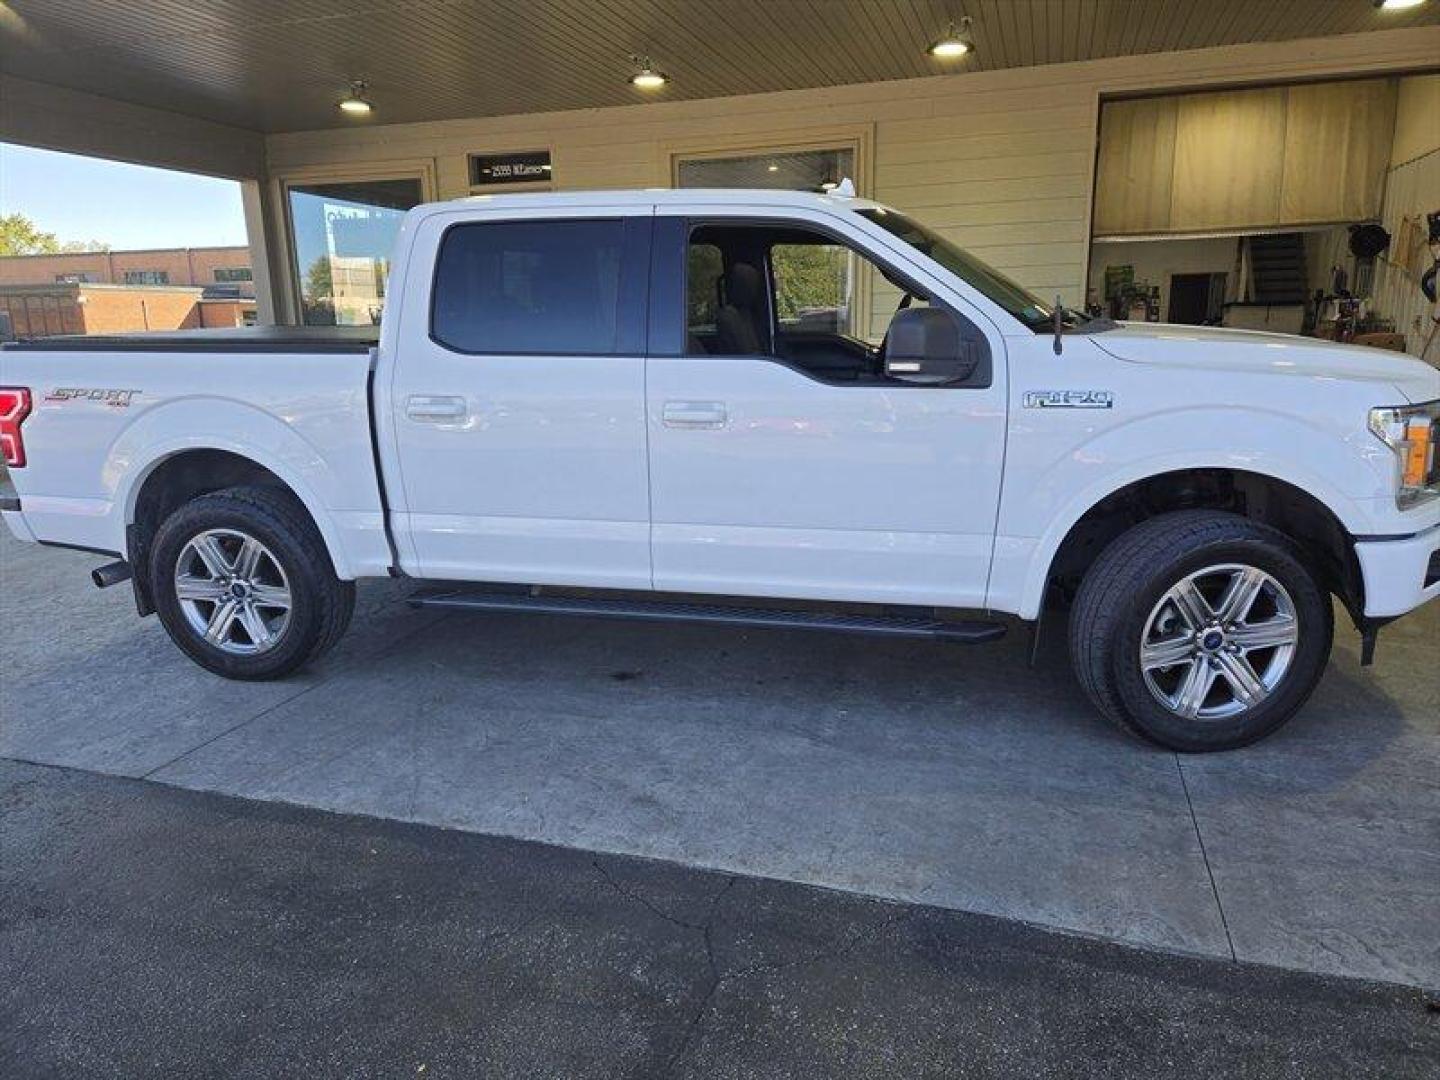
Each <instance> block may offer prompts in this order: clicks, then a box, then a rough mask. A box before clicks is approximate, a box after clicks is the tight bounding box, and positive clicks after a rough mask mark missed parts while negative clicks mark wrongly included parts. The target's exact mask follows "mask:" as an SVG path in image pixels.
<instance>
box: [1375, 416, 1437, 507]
mask: <svg viewBox="0 0 1440 1080" xmlns="http://www.w3.org/2000/svg"><path fill="white" fill-rule="evenodd" d="M1370 430H1371V431H1372V432H1374V433H1375V437H1376V438H1377V439H1379V440H1380V441H1381V442H1383V443H1384V444H1385V445H1386V446H1388V447H1390V449H1391V450H1394V451H1395V458H1396V466H1397V467H1396V473H1397V479H1396V487H1395V505H1396V506H1398V507H1400V509H1402V510H1405V509H1408V508H1409V507H1412V506H1415V505H1416V504H1417V503H1422V502H1425V501H1426V500H1427V499H1433V498H1435V497H1436V496H1437V495H1440V462H1437V461H1436V454H1435V446H1436V443H1437V442H1440V399H1436V400H1435V401H1427V402H1424V403H1423V404H1420V405H1401V406H1397V407H1395V408H1380V409H1371V410H1370Z"/></svg>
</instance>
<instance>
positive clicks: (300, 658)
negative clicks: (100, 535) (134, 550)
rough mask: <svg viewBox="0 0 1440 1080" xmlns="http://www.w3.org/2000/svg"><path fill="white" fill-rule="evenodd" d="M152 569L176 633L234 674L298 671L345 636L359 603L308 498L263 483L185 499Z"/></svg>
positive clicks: (162, 534) (169, 522)
mask: <svg viewBox="0 0 1440 1080" xmlns="http://www.w3.org/2000/svg"><path fill="white" fill-rule="evenodd" d="M149 573H150V585H151V589H152V591H153V594H154V597H155V606H156V610H157V611H158V613H159V615H160V621H161V622H162V623H163V624H164V626H165V629H166V631H167V632H168V633H169V634H170V637H171V639H172V640H173V641H174V642H175V644H176V645H178V646H180V648H181V649H182V650H183V651H184V652H185V653H186V655H188V656H189V657H190V658H191V659H192V660H194V661H195V662H196V663H198V664H199V665H200V666H201V667H203V668H206V669H208V670H210V671H213V672H215V673H216V674H217V675H223V676H224V677H226V678H227V679H276V678H280V677H281V676H283V675H287V674H289V673H290V672H292V671H294V670H295V669H296V668H298V667H300V666H301V665H302V664H305V663H307V662H308V661H310V660H312V659H314V658H315V657H317V656H319V655H320V654H321V653H323V652H324V651H325V650H327V649H328V648H330V646H332V645H333V644H334V643H335V642H336V641H338V640H339V638H340V635H341V634H342V633H344V631H345V627H346V626H347V625H348V624H349V622H350V615H351V613H352V612H353V610H354V607H355V584H354V582H350V581H341V580H340V579H339V578H337V577H336V576H335V569H334V567H333V566H332V564H331V562H330V556H329V553H328V552H327V551H326V550H325V544H324V542H323V541H322V540H321V538H320V534H319V531H318V530H317V529H316V528H315V525H314V523H313V522H312V521H311V520H310V518H309V515H308V514H306V512H305V509H304V507H303V506H301V505H300V503H299V502H298V501H297V500H295V499H294V497H293V496H289V495H288V494H287V493H285V492H277V491H273V490H271V489H269V488H263V487H234V488H226V489H225V490H223V491H216V492H212V493H210V494H208V495H202V496H200V497H199V498H196V499H192V500H191V501H190V502H188V503H186V504H185V505H183V506H181V507H180V508H179V509H177V510H176V511H175V512H174V513H172V514H171V515H170V516H169V517H168V518H166V519H165V521H164V523H163V524H162V525H161V526H160V530H159V532H158V533H157V534H156V536H155V542H154V544H153V545H152V547H151V554H150V567H149Z"/></svg>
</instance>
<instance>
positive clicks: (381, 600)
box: [0, 536, 1440, 988]
mask: <svg viewBox="0 0 1440 1080" xmlns="http://www.w3.org/2000/svg"><path fill="white" fill-rule="evenodd" d="M97 561H98V560H97V559H96V558H95V557H92V556H88V555H84V554H81V553H75V552H69V551H60V550H55V549H42V548H36V547H33V546H26V545H20V544H18V543H16V542H14V541H13V540H12V539H11V538H10V537H9V536H4V537H3V538H0V756H4V757H11V758H15V759H20V760H24V761H32V762H41V763H47V764H59V765H66V766H72V767H77V768H82V769H89V770H95V771H99V772H105V773H113V774H117V775H123V776H132V777H145V778H149V779H152V780H156V781H162V782H164V783H167V784H172V785H177V786H181V787H187V788H196V789H202V790H208V791H215V792H222V793H227V794H234V795H242V796H246V797H249V798H254V799H262V800H275V801H280V802H290V803H298V804H303V805H308V806H314V807H323V808H327V809H334V810H342V811H347V812H352V813H360V814H368V815H374V816H377V817H382V818H395V819H401V820H405V821H416V822H424V823H429V824H435V825H443V826H449V827H454V828H458V829H464V830H472V831H477V832H485V833H495V834H502V835H506V836H513V837H519V838H524V839H531V840H542V841H546V842H550V843H555V844H561V845H566V846H570V847H575V848H581V849H586V850H590V851H596V852H609V853H619V854H633V855H644V856H652V857H656V858H662V859H667V860H672V861H675V862H679V863H683V864H687V865H691V866H696V867H704V868H711V869H719V870H725V871H732V872H737V873H744V874H749V875H761V876H766V877H774V878H782V879H788V880H793V881H799V882H805V883H811V884H817V885H823V886H828V887H832V888H836V889H842V890H850V891H855V892H860V893H865V894H870V895H874V896H879V897H885V898H890V899H899V900H906V901H916V902H923V903H926V904H932V905H937V906H939V907H945V908H957V909H963V910H968V911H977V912H982V913H988V914H995V915H1002V916H1006V917H1009V918H1016V919H1022V920H1026V921H1030V922H1034V923H1039V924H1043V925H1046V926H1052V927H1059V928H1063V929H1067V930H1074V931H1080V932H1083V933H1087V934H1093V935H1100V936H1104V937H1108V938H1113V939H1116V940H1119V941H1123V942H1128V943H1133V944H1140V945H1148V946H1158V947H1162V948H1165V949H1172V950H1178V951H1182V952H1188V953H1194V954H1200V955H1204V956H1212V957H1223V958H1230V957H1236V958H1239V959H1245V960H1256V961H1262V962H1267V963H1274V964H1279V965H1284V966H1288V967H1294V968H1301V969H1306V970H1310V971H1315V972H1322V973H1331V974H1346V975H1356V976H1362V977H1367V978H1374V979H1381V980H1389V981H1395V982H1401V983H1409V984H1415V985H1421V986H1426V987H1431V988H1435V987H1440V936H1437V935H1436V933H1435V912H1436V911H1437V910H1440V663H1437V657H1440V611H1437V610H1436V606H1435V605H1432V607H1431V609H1430V610H1429V611H1427V612H1425V613H1423V614H1422V615H1420V616H1415V617H1412V618H1410V619H1407V620H1405V621H1403V622H1401V623H1399V624H1396V625H1395V626H1393V627H1391V628H1389V629H1388V630H1387V632H1386V633H1385V634H1384V635H1383V636H1382V644H1381V649H1380V654H1379V662H1378V663H1377V665H1376V666H1375V667H1374V668H1373V669H1370V670H1367V671H1362V670H1361V669H1360V668H1359V667H1358V661H1357V651H1358V643H1357V640H1356V638H1355V635H1354V634H1353V632H1351V631H1349V630H1348V628H1347V629H1346V630H1344V631H1343V632H1342V636H1341V640H1340V644H1339V647H1338V649H1337V652H1336V656H1335V660H1334V662H1333V663H1332V665H1331V668H1330V670H1329V671H1328V672H1327V674H1326V676H1325V679H1324V681H1323V683H1322V685H1321V687H1320V690H1319V692H1318V694H1317V697H1316V698H1315V700H1314V701H1313V703H1312V704H1311V705H1310V706H1309V708H1308V709H1307V710H1306V711H1305V712H1304V713H1303V714H1302V715H1301V717H1300V718H1299V719H1298V720H1297V721H1295V722H1294V723H1293V724H1291V725H1290V726H1289V727H1288V728H1287V729H1286V730H1284V731H1282V732H1281V733H1280V734H1278V735H1277V736H1274V737H1272V738H1271V739H1270V740H1269V741H1267V742H1265V743H1263V744H1262V745H1260V746H1257V747H1252V748H1249V749H1247V750H1243V751H1239V752H1236V753H1231V754H1225V755H1214V756H1209V757H1204V758H1196V757H1189V758H1177V757H1176V756H1175V755H1173V754H1170V753H1167V752H1163V751H1159V750H1155V749H1152V748H1149V747H1146V746H1144V745H1141V744H1138V743H1136V742H1133V741H1131V740H1129V739H1127V738H1125V737H1123V736H1121V735H1119V734H1117V733H1115V732H1112V731H1111V730H1110V729H1109V728H1108V727H1107V726H1106V725H1105V724H1104V723H1103V722H1102V721H1101V720H1099V719H1097V718H1096V717H1095V716H1094V715H1093V714H1092V713H1091V712H1090V711H1089V709H1088V708H1087V707H1086V706H1085V705H1084V703H1083V702H1082V700H1081V698H1080V695H1079V693H1078V691H1077V689H1076V688H1075V687H1074V686H1073V684H1072V682H1071V678H1070V675H1069V672H1068V669H1067V667H1066V665H1065V660H1064V656H1063V653H1062V652H1061V650H1060V644H1061V635H1060V634H1059V633H1058V632H1057V633H1054V634H1052V635H1050V637H1049V640H1048V644H1047V647H1046V648H1044V649H1043V650H1042V655H1041V659H1040V663H1039V666H1038V667H1037V668H1036V669H1033V670H1032V669H1031V668H1029V667H1028V666H1027V663H1026V653H1027V642H1026V641H1025V640H1023V638H1022V637H1021V636H1015V637H1013V638H1012V639H1010V640H1007V641H1005V642H1003V643H1001V644H999V645H993V646H985V647H978V648H972V649H965V648H960V647H954V646H948V647H947V646H930V645H917V644H913V643H900V642H884V641H872V640H868V639H852V638H836V637H828V636H813V635H806V634H800V633H792V632H775V631H770V632H758V631H757V632H751V633H742V632H738V631H735V630H721V629H713V628H700V627H683V628H675V627H659V626H644V625H639V624H624V623H610V624H601V623H596V622H590V621H579V620H547V619H544V618H539V617H521V616H462V615H439V614H435V613H426V612H416V611H412V610H410V609H409V608H407V607H406V606H405V605H404V604H403V602H401V601H403V597H404V594H405V592H406V591H407V588H408V587H407V586H406V585H405V584H403V583H375V584H371V585H367V586H366V587H364V588H363V589H362V593H361V604H360V608H359V610H358V612H357V617H356V621H355V625H354V626H353V628H352V630H351V633H350V635H349V637H348V638H347V639H346V641H345V642H344V643H342V645H341V647H340V648H339V649H338V650H337V651H336V652H335V654H333V655H332V656H331V657H330V658H329V659H328V660H327V661H326V662H325V663H324V664H323V665H321V666H319V667H317V668H316V669H315V670H313V671H311V672H308V673H306V674H304V675H302V676H300V677H298V678H296V679H293V680H290V681H287V682H283V683H274V684H263V685H254V684H241V683H227V682H224V681H223V680H220V679H217V678H214V677H213V676H210V675H208V674H206V673H205V672H203V671H201V670H200V669H198V668H196V667H194V666H193V665H191V664H190V663H189V662H188V661H186V660H184V659H183V658H182V657H181V655H180V654H179V653H178V652H177V651H176V650H174V649H173V648H172V647H171V646H170V644H169V642H168V640H167V639H166V638H165V635H164V632H163V630H162V629H161V628H160V626H159V625H158V623H157V622H156V621H155V620H154V619H147V620H144V621H140V620H137V619H135V618H134V616H133V610H132V609H131V606H130V605H131V600H130V596H129V594H128V591H127V590H125V589H124V588H119V589H113V590H109V591H107V592H100V591H97V590H96V589H94V588H93V586H91V585H90V584H89V581H88V578H87V576H86V574H85V571H86V570H87V569H88V568H89V567H90V566H92V565H94V564H95V563H96V562H97Z"/></svg>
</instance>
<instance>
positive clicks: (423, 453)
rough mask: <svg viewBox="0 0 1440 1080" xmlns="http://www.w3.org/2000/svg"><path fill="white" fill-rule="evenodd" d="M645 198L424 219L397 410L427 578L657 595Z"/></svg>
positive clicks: (410, 521)
mask: <svg viewBox="0 0 1440 1080" xmlns="http://www.w3.org/2000/svg"><path fill="white" fill-rule="evenodd" d="M650 213H651V208H650V207H649V206H642V207H636V206H633V205H632V206H627V207H624V208H623V209H622V208H611V209H608V210H607V209H604V208H599V209H597V208H591V207H587V208H584V209H580V208H575V209H571V210H561V211H560V212H559V215H560V216H557V215H556V214H555V213H546V214H545V215H544V216H543V217H537V216H535V215H534V212H531V213H530V214H528V215H527V214H526V213H524V212H517V211H515V210H513V209H511V210H497V211H488V212H487V211H485V210H482V209H475V210H465V211H457V212H454V213H447V214H437V215H434V216H431V217H428V218H425V219H423V220H422V221H421V223H420V224H419V225H418V226H417V231H416V234H415V238H414V241H413V246H412V249H411V250H412V252H414V253H415V254H413V255H412V256H411V258H412V260H418V259H420V258H421V257H422V256H420V255H419V253H421V252H427V251H428V252H430V253H431V254H432V256H433V258H434V262H435V265H434V270H433V280H432V274H431V273H430V271H429V270H428V269H427V268H426V267H425V266H423V265H417V264H416V263H413V262H412V265H411V266H410V273H409V274H408V276H407V282H406V286H405V295H404V297H403V300H402V305H403V306H402V310H401V312H400V320H401V332H400V334H399V336H398V338H397V339H396V342H395V349H396V351H397V361H396V362H395V363H394V364H393V366H392V372H393V374H392V379H393V382H392V383H391V388H390V394H389V398H388V400H389V402H390V408H391V410H392V412H393V415H392V417H391V418H390V419H391V423H390V425H389V429H390V431H391V432H393V437H394V441H395V450H396V455H397V458H398V462H399V477H400V484H399V485H398V486H399V488H400V490H398V491H391V492H389V496H390V501H391V505H392V507H393V509H394V517H393V520H394V524H395V531H396V535H397V541H398V543H399V546H400V548H401V560H402V565H404V564H413V565H405V568H406V569H407V571H409V572H412V573H416V574H418V575H421V576H424V577H428V578H449V579H464V580H477V581H514V582H527V583H538V584H560V585H593V586H609V587H618V588H649V587H650V551H649V527H650V522H649V493H648V490H647V478H646V456H645V412H644V408H645V359H644V336H645V321H644V320H645V294H646V289H647V282H646V273H647V267H648V258H649V243H650V229H651V218H650V216H649V215H650Z"/></svg>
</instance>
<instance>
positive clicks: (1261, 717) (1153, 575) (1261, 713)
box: [1070, 510, 1334, 753]
mask: <svg viewBox="0 0 1440 1080" xmlns="http://www.w3.org/2000/svg"><path fill="white" fill-rule="evenodd" d="M1220 564H1240V565H1244V566H1253V567H1255V568H1257V569H1259V570H1261V571H1263V572H1264V573H1266V574H1268V575H1270V576H1271V577H1272V578H1273V579H1274V580H1275V581H1277V582H1279V583H1280V584H1281V585H1282V586H1283V587H1284V589H1285V590H1286V592H1287V593H1288V594H1289V598H1290V600H1291V601H1292V602H1293V605H1294V609H1295V615H1294V617H1295V622H1296V629H1297V637H1298V640H1297V641H1296V644H1295V646H1294V654H1293V656H1292V658H1291V660H1290V665H1289V667H1288V669H1286V670H1285V671H1284V674H1283V675H1282V676H1280V677H1279V680H1278V682H1277V683H1276V685H1275V686H1274V687H1273V688H1272V689H1271V690H1270V691H1269V694H1268V696H1266V697H1264V698H1263V699H1262V700H1260V701H1259V702H1258V703H1257V704H1252V705H1250V706H1249V707H1248V708H1246V709H1245V710H1244V711H1243V712H1241V713H1240V714H1239V715H1237V716H1233V717H1228V718H1218V717H1217V718H1214V719H1202V718H1196V719H1185V718H1184V717H1182V716H1180V715H1177V713H1176V712H1174V711H1171V710H1170V709H1168V708H1166V707H1165V705H1163V704H1162V703H1161V702H1160V701H1159V700H1158V699H1157V697H1156V695H1155V694H1154V693H1152V692H1151V690H1150V687H1149V686H1148V685H1147V683H1146V679H1145V673H1144V672H1143V671H1142V670H1141V663H1140V646H1141V636H1142V634H1143V633H1144V631H1145V625H1146V622H1147V620H1148V619H1149V617H1150V614H1151V612H1152V611H1155V610H1156V605H1157V604H1159V603H1160V601H1161V598H1162V597H1163V596H1164V595H1165V593H1166V592H1167V591H1168V590H1169V589H1170V588H1171V587H1172V586H1175V585H1176V584H1177V583H1179V582H1180V581H1181V580H1182V579H1183V578H1184V577H1186V576H1187V575H1189V574H1192V573H1197V572H1199V571H1201V570H1203V569H1205V568H1207V567H1210V566H1215V565H1220ZM1333 636H1334V611H1333V609H1332V607H1331V603H1330V597H1329V595H1328V594H1327V593H1326V592H1325V590H1323V589H1322V588H1321V587H1320V586H1319V585H1318V584H1317V583H1316V581H1315V578H1314V575H1312V574H1311V573H1310V571H1309V570H1308V569H1307V568H1306V565H1305V563H1304V561H1303V559H1302V556H1301V553H1300V551H1299V550H1298V548H1297V547H1296V546H1295V544H1294V543H1293V542H1292V541H1291V540H1290V538H1289V537H1287V536H1286V535H1285V534H1283V533H1281V532H1279V531H1277V530H1275V529H1272V528H1270V527H1269V526H1267V525H1262V524H1260V523H1259V522H1255V521H1251V520H1249V519H1248V518H1243V517H1240V516H1238V515H1236V514H1227V513H1222V512H1220V511H1214V510H1184V511H1178V512H1175V513H1170V514H1163V515H1161V516H1159V517H1155V518H1151V519H1150V520H1148V521H1144V522H1142V523H1140V524H1139V525H1136V526H1135V527H1134V528H1132V529H1130V530H1129V531H1128V532H1126V533H1124V534H1123V535H1121V536H1120V537H1119V538H1117V539H1116V540H1115V541H1113V542H1112V543H1111V544H1110V546H1109V547H1107V548H1106V549H1105V550H1104V551H1103V552H1102V553H1101V555H1100V557H1099V558H1098V559H1097V560H1096V561H1095V563H1094V565H1093V566H1091V567H1090V569H1089V571H1088V572H1087V573H1086V575H1085V578H1084V580H1083V581H1082V582H1081V585H1080V592H1079V595H1078V596H1077V597H1076V602H1075V606H1074V608H1073V609H1072V611H1071V614H1070V657H1071V662H1072V664H1073V665H1074V668H1075V675H1076V677H1077V678H1078V679H1079V681H1080V685H1081V686H1082V687H1083V688H1084V690H1085V693H1086V695H1087V696H1088V697H1089V698H1090V700H1091V701H1092V702H1093V703H1094V704H1095V706H1096V708H1098V709H1099V710H1100V712H1101V713H1103V714H1104V715H1105V716H1106V717H1108V718H1109V719H1110V720H1112V721H1113V722H1114V723H1116V724H1118V725H1119V726H1120V727H1121V728H1122V729H1124V730H1125V731H1127V732H1130V733H1131V734H1134V735H1138V736H1140V737H1142V738H1146V739H1149V740H1150V741H1152V742H1155V743H1159V744H1160V745H1161V746H1164V747H1167V748H1169V749H1171V750H1178V751H1183V752H1187V753H1200V752H1206V751H1212V750H1230V749H1234V748H1236V747H1240V746H1245V745H1246V744H1248V743H1252V742H1254V741H1256V740H1257V739H1261V738H1264V737H1265V736H1266V735H1268V734H1270V733H1271V732H1272V731H1274V730H1275V729H1276V728H1278V727H1279V726H1280V725H1281V724H1283V723H1285V721H1287V720H1288V719H1290V717H1292V716H1293V715H1294V714H1295V713H1296V712H1297V711H1298V710H1299V708H1300V707H1301V706H1302V705H1303V704H1304V703H1305V701H1306V699H1307V698H1309V696H1310V694H1311V692H1312V691H1313V690H1314V689H1315V684H1316V683H1317V682H1318V681H1319V679H1320V675H1321V673H1322V672H1323V671H1324V670H1325V664H1326V662H1327V661H1328V659H1329V656H1330V644H1331V640H1332V638H1333Z"/></svg>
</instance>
